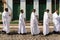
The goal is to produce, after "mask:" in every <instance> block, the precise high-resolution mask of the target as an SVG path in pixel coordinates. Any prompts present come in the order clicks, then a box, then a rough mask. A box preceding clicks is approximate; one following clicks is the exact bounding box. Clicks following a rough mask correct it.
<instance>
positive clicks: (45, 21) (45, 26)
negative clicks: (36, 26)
mask: <svg viewBox="0 0 60 40" xmlns="http://www.w3.org/2000/svg"><path fill="white" fill-rule="evenodd" d="M48 14H49V13H47V12H44V18H43V34H44V35H47V34H48V33H49V17H48Z"/></svg>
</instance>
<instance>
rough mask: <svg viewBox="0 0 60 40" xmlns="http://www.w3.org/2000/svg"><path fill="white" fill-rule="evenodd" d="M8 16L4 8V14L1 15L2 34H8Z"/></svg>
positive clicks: (6, 9)
mask: <svg viewBox="0 0 60 40" xmlns="http://www.w3.org/2000/svg"><path fill="white" fill-rule="evenodd" d="M10 16H11V15H10V14H9V12H8V8H5V10H4V12H3V13H2V22H3V30H2V32H5V33H7V34H9V32H10V29H9V26H10Z"/></svg>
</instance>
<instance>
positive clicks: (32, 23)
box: [30, 9, 40, 36]
mask: <svg viewBox="0 0 60 40" xmlns="http://www.w3.org/2000/svg"><path fill="white" fill-rule="evenodd" d="M35 12H36V10H35V9H33V12H32V13H31V19H30V26H31V27H30V28H31V34H32V35H33V36H34V35H36V34H39V33H40V30H39V28H38V19H37V16H36V15H35Z"/></svg>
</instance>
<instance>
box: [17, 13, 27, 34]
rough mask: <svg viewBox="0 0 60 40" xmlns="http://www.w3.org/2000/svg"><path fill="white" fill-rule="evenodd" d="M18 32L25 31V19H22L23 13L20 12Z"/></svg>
mask: <svg viewBox="0 0 60 40" xmlns="http://www.w3.org/2000/svg"><path fill="white" fill-rule="evenodd" d="M18 33H19V34H20V33H22V34H23V33H26V28H25V21H24V15H23V14H22V13H20V15H19V27H18Z"/></svg>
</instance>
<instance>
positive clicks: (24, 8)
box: [20, 0, 26, 18]
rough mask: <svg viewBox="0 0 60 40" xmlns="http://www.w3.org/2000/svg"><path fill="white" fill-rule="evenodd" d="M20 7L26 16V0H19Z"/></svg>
mask: <svg viewBox="0 0 60 40" xmlns="http://www.w3.org/2000/svg"><path fill="white" fill-rule="evenodd" d="M20 9H23V10H24V17H25V18H26V0H20Z"/></svg>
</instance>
